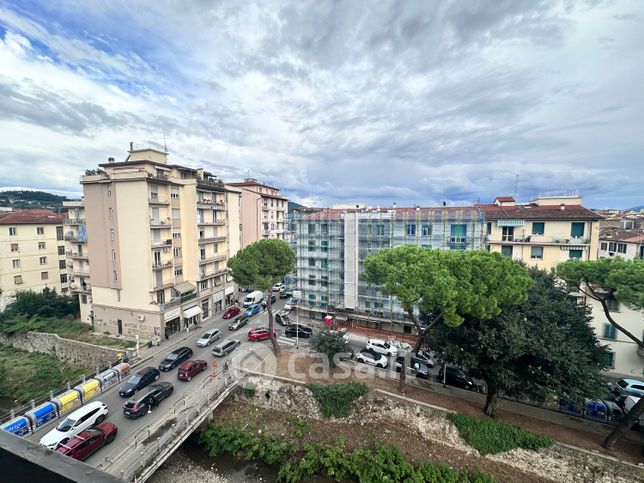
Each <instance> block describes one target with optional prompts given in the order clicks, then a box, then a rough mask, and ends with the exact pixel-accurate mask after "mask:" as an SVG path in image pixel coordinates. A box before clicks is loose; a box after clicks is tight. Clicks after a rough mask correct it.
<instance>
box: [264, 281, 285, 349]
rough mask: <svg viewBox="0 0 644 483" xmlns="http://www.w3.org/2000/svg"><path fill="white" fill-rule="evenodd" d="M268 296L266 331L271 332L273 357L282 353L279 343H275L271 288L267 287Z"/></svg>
mask: <svg viewBox="0 0 644 483" xmlns="http://www.w3.org/2000/svg"><path fill="white" fill-rule="evenodd" d="M268 290H269V292H268V298H267V299H266V310H268V332H269V333H270V334H271V343H272V344H273V352H275V357H279V356H280V354H281V353H282V351H281V349H280V346H279V344H278V343H277V337H275V333H274V332H275V329H274V328H273V327H274V325H273V304H272V302H271V298H272V296H273V292H272V291H271V289H270V288H269V289H268Z"/></svg>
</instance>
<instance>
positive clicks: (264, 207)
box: [262, 205, 270, 211]
mask: <svg viewBox="0 0 644 483" xmlns="http://www.w3.org/2000/svg"><path fill="white" fill-rule="evenodd" d="M262 211H270V208H269V207H268V205H262Z"/></svg>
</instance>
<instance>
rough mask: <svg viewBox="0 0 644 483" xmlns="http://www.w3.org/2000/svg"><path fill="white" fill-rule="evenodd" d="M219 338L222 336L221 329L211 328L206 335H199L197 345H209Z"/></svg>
mask: <svg viewBox="0 0 644 483" xmlns="http://www.w3.org/2000/svg"><path fill="white" fill-rule="evenodd" d="M219 338H221V332H220V331H219V329H210V330H209V331H208V332H206V333H205V334H204V335H202V336H201V337H199V340H197V346H198V347H208V346H209V345H210V344H212V343H213V342H215V341H216V340H217V339H219Z"/></svg>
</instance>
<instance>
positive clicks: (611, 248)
mask: <svg viewBox="0 0 644 483" xmlns="http://www.w3.org/2000/svg"><path fill="white" fill-rule="evenodd" d="M608 251H609V252H614V251H617V243H615V242H610V243H609V244H608Z"/></svg>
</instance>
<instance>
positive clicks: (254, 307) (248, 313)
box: [244, 304, 262, 317]
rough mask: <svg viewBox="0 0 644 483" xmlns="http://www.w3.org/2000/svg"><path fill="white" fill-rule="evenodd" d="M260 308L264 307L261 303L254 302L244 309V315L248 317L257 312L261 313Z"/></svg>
mask: <svg viewBox="0 0 644 483" xmlns="http://www.w3.org/2000/svg"><path fill="white" fill-rule="evenodd" d="M260 310H262V308H261V306H260V305H259V304H253V305H251V306H250V307H248V308H247V309H246V310H244V315H245V316H247V317H252V316H253V315H255V314H259V312H260Z"/></svg>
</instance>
